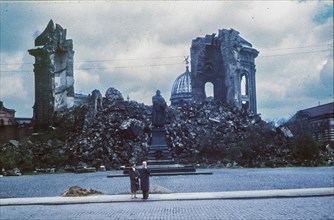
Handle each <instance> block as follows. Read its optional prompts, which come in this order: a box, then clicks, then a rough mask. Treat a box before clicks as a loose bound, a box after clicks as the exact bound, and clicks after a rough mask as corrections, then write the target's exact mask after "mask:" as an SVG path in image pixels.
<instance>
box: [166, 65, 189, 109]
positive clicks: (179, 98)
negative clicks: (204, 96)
mask: <svg viewBox="0 0 334 220" xmlns="http://www.w3.org/2000/svg"><path fill="white" fill-rule="evenodd" d="M191 97H192V92H191V78H190V72H189V68H188V66H187V68H186V71H185V72H184V73H182V74H181V75H180V76H178V77H177V78H176V80H175V81H174V83H173V87H172V92H171V98H170V101H171V104H172V105H177V104H179V103H181V102H183V101H189V100H191Z"/></svg>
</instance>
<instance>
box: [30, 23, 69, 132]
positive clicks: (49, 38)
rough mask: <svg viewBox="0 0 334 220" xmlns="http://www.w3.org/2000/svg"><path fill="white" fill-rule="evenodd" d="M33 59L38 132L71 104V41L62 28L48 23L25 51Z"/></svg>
mask: <svg viewBox="0 0 334 220" xmlns="http://www.w3.org/2000/svg"><path fill="white" fill-rule="evenodd" d="M28 52H29V54H30V55H32V56H34V57H35V64H34V74H35V104H34V107H33V113H34V115H33V122H34V125H35V130H37V131H41V130H45V129H46V128H48V126H50V125H52V123H53V114H54V112H56V111H61V110H64V109H67V108H71V107H72V106H73V105H74V77H73V56H74V51H73V42H72V40H70V39H66V29H63V28H62V27H61V26H60V25H59V24H54V23H53V21H52V20H50V22H49V24H48V25H47V27H46V28H45V30H44V31H43V33H41V34H40V35H39V36H38V37H37V38H36V39H35V47H34V48H33V49H30V50H28Z"/></svg>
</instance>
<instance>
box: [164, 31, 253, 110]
mask: <svg viewBox="0 0 334 220" xmlns="http://www.w3.org/2000/svg"><path fill="white" fill-rule="evenodd" d="M258 53H259V52H258V51H257V50H256V49H254V48H253V47H252V44H251V43H249V42H247V41H246V40H244V39H243V38H242V37H241V36H240V35H239V32H238V31H236V30H233V29H230V30H226V29H222V30H219V33H218V36H216V34H212V35H206V36H205V37H198V38H196V39H194V40H193V41H192V45H191V49H190V56H191V71H189V67H188V66H187V67H186V71H185V72H184V73H183V74H181V75H180V76H179V77H178V78H177V79H176V80H175V82H174V84H173V86H172V91H171V98H170V100H171V104H172V105H178V104H179V103H182V102H184V101H203V100H205V99H206V97H207V95H206V91H205V85H206V83H212V85H213V97H214V99H216V100H218V101H223V102H226V103H228V104H231V105H233V106H236V107H237V108H239V109H244V110H249V111H251V112H253V113H254V114H257V108H256V84H255V72H256V69H255V58H256V57H257V55H258Z"/></svg>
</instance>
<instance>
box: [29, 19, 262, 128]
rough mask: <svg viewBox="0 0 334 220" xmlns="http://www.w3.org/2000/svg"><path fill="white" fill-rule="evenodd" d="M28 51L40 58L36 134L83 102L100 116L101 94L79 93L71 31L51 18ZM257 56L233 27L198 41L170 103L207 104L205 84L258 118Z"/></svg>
mask: <svg viewBox="0 0 334 220" xmlns="http://www.w3.org/2000/svg"><path fill="white" fill-rule="evenodd" d="M28 52H29V54H30V55H32V56H34V57H35V64H34V74H35V103H34V106H33V123H34V128H35V130H36V131H38V130H45V129H47V128H48V127H49V126H51V125H52V124H53V118H54V114H55V113H56V112H58V111H63V110H66V109H69V108H71V107H73V106H76V105H81V104H84V105H88V106H89V107H90V108H92V109H93V110H95V112H96V111H97V109H98V108H99V107H101V106H102V95H101V93H100V92H99V91H98V90H94V91H93V92H92V94H91V95H82V94H76V93H75V92H74V72H73V57H74V50H73V41H72V40H71V39H67V38H66V29H63V28H62V27H61V26H60V25H59V24H55V23H54V22H53V21H52V20H50V21H49V23H48V25H47V27H46V28H45V30H44V31H43V32H42V33H41V34H40V35H39V36H38V37H37V38H36V39H35V47H34V48H32V49H30V50H28ZM258 53H259V52H258V51H257V50H256V49H254V48H253V47H252V44H250V43H249V42H247V41H246V40H244V39H243V38H242V37H241V36H240V35H239V32H237V31H236V30H233V29H230V30H226V29H222V30H219V33H218V36H216V34H212V35H206V36H205V37H198V38H196V39H194V40H193V41H192V45H191V49H190V57H191V71H189V67H188V61H187V67H186V71H185V72H184V73H183V74H181V75H180V76H179V77H178V78H177V79H176V80H175V82H174V84H173V86H172V91H171V98H170V100H171V105H172V106H175V105H178V104H179V103H182V102H183V101H203V100H205V99H206V97H207V95H206V91H205V85H206V83H212V85H213V97H214V99H216V100H218V101H223V102H226V103H228V104H231V105H233V106H236V107H237V108H239V109H244V110H247V111H251V112H253V113H254V114H257V109H256V85H255V72H256V69H255V58H256V57H257V55H258Z"/></svg>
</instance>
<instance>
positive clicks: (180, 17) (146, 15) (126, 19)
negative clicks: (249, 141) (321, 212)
mask: <svg viewBox="0 0 334 220" xmlns="http://www.w3.org/2000/svg"><path fill="white" fill-rule="evenodd" d="M0 6H1V38H0V49H1V51H0V56H1V57H0V62H1V65H0V74H1V75H0V77H1V80H0V100H2V101H3V102H4V104H5V107H7V108H11V109H15V110H16V116H17V117H32V106H33V104H34V74H33V63H34V57H32V56H30V55H29V54H28V52H27V50H28V49H31V48H33V47H34V39H35V37H36V36H38V34H40V33H41V32H42V31H43V30H44V29H45V27H46V25H47V24H48V22H49V20H50V19H52V20H53V21H54V22H55V23H57V24H60V25H61V26H62V27H63V28H65V29H67V38H68V39H72V40H73V45H74V51H75V55H74V78H75V92H76V93H83V94H89V93H91V91H93V90H94V89H99V90H100V91H101V93H102V94H103V95H104V94H105V91H106V90H107V89H108V88H109V87H115V88H117V89H118V90H119V91H120V92H121V93H122V94H123V96H124V97H127V96H128V95H129V97H130V99H131V100H136V101H138V102H140V103H145V104H147V105H150V104H151V97H152V95H154V93H155V91H156V90H157V89H160V90H161V92H162V95H163V96H164V97H165V99H166V100H169V98H170V91H171V87H172V84H173V82H174V80H175V79H176V78H177V76H178V75H179V74H181V73H183V72H184V71H185V64H184V63H183V56H187V55H189V54H190V46H191V41H192V39H194V38H196V37H203V36H205V35H206V34H212V33H218V30H219V29H223V28H225V29H230V28H233V29H235V30H237V31H239V32H240V36H242V37H243V38H244V39H246V40H247V41H249V42H250V43H252V45H253V47H254V48H256V49H257V50H259V51H260V54H259V56H258V58H256V61H255V63H256V70H257V72H256V84H257V106H258V112H259V113H261V116H262V118H263V119H264V120H278V119H280V118H289V117H290V116H292V115H293V114H294V113H295V112H296V111H298V110H300V109H303V108H309V107H313V106H316V105H318V104H319V103H320V104H325V103H328V102H332V101H333V1H149V2H148V1H139V2H135V1H81V2H80V1H73V2H66V1H49V2H46V1H40V2H39V1H29V2H20V1H16V2H13V1H1V3H0ZM208 93H209V91H208Z"/></svg>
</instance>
